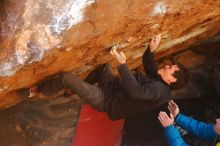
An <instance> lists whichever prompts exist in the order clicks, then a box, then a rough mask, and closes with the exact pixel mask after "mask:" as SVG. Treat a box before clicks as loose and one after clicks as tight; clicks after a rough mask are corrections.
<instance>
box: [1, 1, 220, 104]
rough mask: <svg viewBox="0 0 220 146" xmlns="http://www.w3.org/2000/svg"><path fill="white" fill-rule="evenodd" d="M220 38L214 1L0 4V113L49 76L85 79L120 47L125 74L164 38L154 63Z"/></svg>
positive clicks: (219, 9) (219, 15)
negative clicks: (155, 41) (155, 39)
mask: <svg viewBox="0 0 220 146" xmlns="http://www.w3.org/2000/svg"><path fill="white" fill-rule="evenodd" d="M219 30H220V0H208V1H207V0H194V1H192V0H34V1H33V0H19V1H14V0H2V1H0V68H1V69H0V108H4V107H7V106H9V105H12V104H15V103H16V102H18V101H20V100H22V99H21V97H19V96H18V95H17V94H16V93H15V92H16V90H17V89H20V88H23V87H29V86H31V85H33V84H35V83H37V82H38V81H40V80H42V79H43V78H45V77H46V76H48V75H51V74H55V73H58V72H60V71H72V72H74V73H76V74H78V75H80V76H82V77H83V75H85V74H86V73H88V72H89V71H90V70H92V69H93V68H94V67H95V66H96V65H98V64H100V63H106V62H109V63H111V64H112V65H113V67H115V66H116V62H115V61H114V60H113V58H112V57H111V56H110V55H109V50H110V48H111V46H113V45H118V46H119V47H120V49H121V50H123V51H124V52H125V54H126V56H127V58H128V59H127V60H128V64H129V66H130V67H131V68H135V67H137V66H139V65H140V57H141V56H142V54H143V51H144V48H143V45H145V44H147V43H148V42H149V39H150V38H151V37H152V36H154V35H155V34H158V33H160V34H161V35H162V38H163V39H162V42H161V45H160V47H159V48H158V50H157V58H161V57H164V56H167V55H169V54H172V53H175V52H178V51H180V50H183V49H185V48H187V47H189V46H190V45H191V44H193V43H197V42H199V41H202V40H204V39H206V38H209V37H211V36H213V35H215V34H217V33H219Z"/></svg>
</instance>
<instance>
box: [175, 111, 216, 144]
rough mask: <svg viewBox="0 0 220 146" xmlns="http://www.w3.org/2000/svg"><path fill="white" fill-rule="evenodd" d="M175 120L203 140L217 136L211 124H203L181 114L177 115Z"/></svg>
mask: <svg viewBox="0 0 220 146" xmlns="http://www.w3.org/2000/svg"><path fill="white" fill-rule="evenodd" d="M175 122H176V124H177V125H179V126H180V127H182V128H183V129H185V130H186V131H187V132H189V133H191V134H193V135H195V136H197V137H198V138H201V139H204V140H214V139H215V138H216V137H217V134H216V133H215V131H214V127H213V125H212V124H205V123H203V122H199V121H197V120H194V119H193V118H190V117H187V116H185V115H182V114H178V115H177V117H176V118H175Z"/></svg>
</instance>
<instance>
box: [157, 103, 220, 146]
mask: <svg viewBox="0 0 220 146" xmlns="http://www.w3.org/2000/svg"><path fill="white" fill-rule="evenodd" d="M168 109H169V111H170V116H168V115H167V113H166V112H162V111H161V112H160V113H159V116H158V119H159V121H160V122H161V125H162V126H163V127H164V128H165V135H166V138H167V140H168V143H169V145H170V146H189V145H188V144H186V143H185V142H184V140H183V138H182V137H181V134H180V132H179V130H178V129H177V128H176V127H175V126H174V121H175V124H176V125H178V126H180V127H181V128H183V129H185V130H186V131H187V132H189V133H190V134H193V135H195V136H197V137H198V138H201V139H203V140H205V141H207V142H208V144H207V145H209V146H215V145H216V143H217V142H218V141H220V119H216V124H214V125H213V124H206V123H202V122H199V121H197V120H194V119H192V118H190V117H188V116H185V115H183V114H180V113H179V107H178V105H177V104H176V103H175V102H174V101H173V100H171V101H169V104H168ZM203 143H204V142H203Z"/></svg>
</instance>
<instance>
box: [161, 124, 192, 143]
mask: <svg viewBox="0 0 220 146" xmlns="http://www.w3.org/2000/svg"><path fill="white" fill-rule="evenodd" d="M165 136H166V138H167V141H168V143H169V146H189V145H187V144H186V143H185V142H184V140H183V138H182V137H181V135H180V132H179V130H178V129H177V128H176V127H174V126H173V125H170V126H168V127H166V128H165Z"/></svg>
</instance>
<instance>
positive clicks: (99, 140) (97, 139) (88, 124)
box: [73, 105, 124, 146]
mask: <svg viewBox="0 0 220 146" xmlns="http://www.w3.org/2000/svg"><path fill="white" fill-rule="evenodd" d="M123 125H124V120H117V121H111V120H110V119H109V118H108V116H107V115H106V114H105V113H102V112H98V111H95V110H94V109H93V108H92V107H91V106H89V105H84V106H82V108H81V111H80V119H79V121H78V124H77V128H76V134H75V137H74V138H73V146H120V143H121V131H122V128H123Z"/></svg>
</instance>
